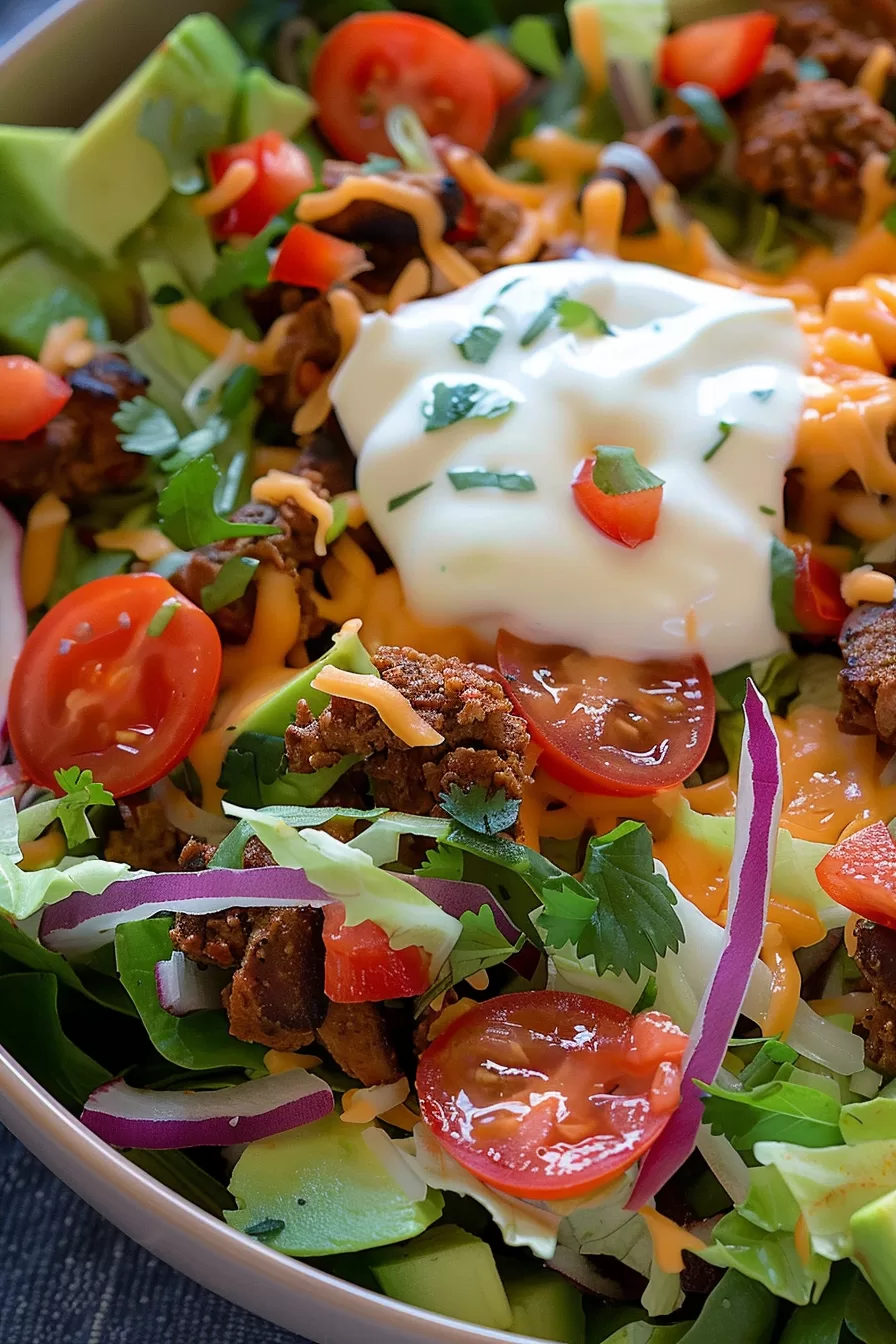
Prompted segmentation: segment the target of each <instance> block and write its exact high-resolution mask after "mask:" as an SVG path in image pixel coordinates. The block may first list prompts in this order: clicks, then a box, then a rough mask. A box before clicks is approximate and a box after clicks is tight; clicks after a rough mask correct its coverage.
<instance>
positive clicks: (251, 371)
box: [219, 364, 261, 420]
mask: <svg viewBox="0 0 896 1344" xmlns="http://www.w3.org/2000/svg"><path fill="white" fill-rule="evenodd" d="M260 382H261V374H260V373H259V372H258V370H257V369H255V368H253V367H252V365H251V364H238V365H237V366H236V368H235V369H234V371H233V373H232V374H231V375H230V377H229V378H228V379H227V381H226V382H225V383H224V386H223V387H222V388H221V397H220V401H219V407H220V412H221V415H222V416H223V417H224V419H225V420H236V418H237V416H239V415H242V413H243V411H244V410H245V409H246V407H247V406H248V405H249V402H250V401H251V400H252V398H253V397H254V395H255V392H256V389H257V387H258V384H259V383H260Z"/></svg>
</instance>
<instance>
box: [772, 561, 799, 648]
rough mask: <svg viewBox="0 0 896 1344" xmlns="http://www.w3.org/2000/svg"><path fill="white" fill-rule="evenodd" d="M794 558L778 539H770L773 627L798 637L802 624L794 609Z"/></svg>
mask: <svg viewBox="0 0 896 1344" xmlns="http://www.w3.org/2000/svg"><path fill="white" fill-rule="evenodd" d="M795 591H796V556H795V555H794V553H793V551H792V550H791V549H790V547H789V546H785V544H784V542H783V541H780V540H779V539H778V537H772V593H771V597H772V611H773V612H774V614H775V625H776V626H777V627H778V629H779V630H781V631H783V633H784V634H787V635H798V634H799V633H800V632H801V631H802V628H803V626H802V623H801V622H800V621H799V620H798V619H797V615H796V611H795V609H794V600H795Z"/></svg>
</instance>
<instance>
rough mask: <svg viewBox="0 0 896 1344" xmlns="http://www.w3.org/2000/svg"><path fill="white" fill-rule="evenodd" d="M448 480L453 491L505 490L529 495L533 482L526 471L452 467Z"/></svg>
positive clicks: (532, 488)
mask: <svg viewBox="0 0 896 1344" xmlns="http://www.w3.org/2000/svg"><path fill="white" fill-rule="evenodd" d="M448 479H449V481H450V482H451V484H452V485H453V486H454V488H455V490H483V489H486V490H506V491H508V492H509V493H511V494H531V493H532V491H533V490H535V488H536V487H535V482H534V480H533V479H532V477H531V476H530V475H529V473H528V471H486V470H485V469H484V468H483V467H452V468H451V469H450V470H449V472H448Z"/></svg>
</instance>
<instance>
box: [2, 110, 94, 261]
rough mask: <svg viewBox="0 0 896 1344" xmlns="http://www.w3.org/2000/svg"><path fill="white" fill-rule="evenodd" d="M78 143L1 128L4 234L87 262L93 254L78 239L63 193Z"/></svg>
mask: <svg viewBox="0 0 896 1344" xmlns="http://www.w3.org/2000/svg"><path fill="white" fill-rule="evenodd" d="M74 140H75V132H74V131H68V130H45V129H43V128H37V127H33V126H0V230H2V231H3V232H4V233H7V234H9V233H11V234H13V235H15V234H19V235H21V236H22V237H24V238H26V239H29V240H31V241H32V242H47V243H52V244H56V245H57V246H58V247H59V248H60V249H61V250H62V251H64V252H65V253H66V254H68V255H71V256H76V257H81V256H85V255H87V254H88V253H89V251H90V249H89V248H88V247H86V246H85V245H84V243H83V242H82V241H81V240H80V239H79V238H78V237H76V236H75V234H74V233H73V231H72V228H71V222H70V221H69V220H68V218H67V202H66V201H64V200H63V199H62V196H61V192H60V179H61V176H62V172H63V164H64V163H65V158H66V155H67V154H68V152H69V150H70V149H71V147H72V145H73V143H74ZM97 208H99V203H97Z"/></svg>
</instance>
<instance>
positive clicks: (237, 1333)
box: [0, 0, 307, 1344]
mask: <svg viewBox="0 0 896 1344" xmlns="http://www.w3.org/2000/svg"><path fill="white" fill-rule="evenodd" d="M46 8H48V5H47V4H46V3H45V0H0V46H2V44H3V43H4V42H6V41H7V40H8V39H9V38H10V37H12V36H13V35H14V34H15V33H16V32H18V31H19V29H20V28H22V27H23V26H24V25H25V24H26V23H28V22H30V20H31V19H33V18H34V17H35V16H36V15H38V14H40V13H41V12H42V11H43V10H44V9H46ZM0 1209H2V1210H3V1215H2V1218H0V1340H2V1341H3V1344H187V1341H189V1344H296V1337H295V1336H294V1335H292V1334H288V1333H287V1332H286V1331H284V1330H280V1329H278V1328H277V1327H275V1326H272V1325H267V1324H266V1323H265V1322H263V1321H260V1320H259V1319H258V1318H257V1317H256V1316H251V1315H249V1313H248V1312H245V1311H241V1310H240V1309H239V1308H237V1307H233V1306H231V1305H230V1303H228V1302H225V1301H224V1300H223V1299H222V1298H220V1297H215V1296H214V1295H213V1294H212V1293H208V1292H206V1291H205V1290H204V1289H202V1288H199V1287H198V1286H197V1285H196V1284H194V1283H192V1282H191V1281H190V1280H189V1279H186V1278H184V1277H183V1276H182V1275H180V1274H176V1273H175V1272H174V1271H173V1270H171V1269H169V1268H168V1267H167V1265H164V1264H162V1263H161V1261H159V1260H156V1259H155V1258H154V1257H153V1256H151V1255H149V1254H147V1252H146V1251H144V1250H142V1249H141V1248H140V1247H139V1246H137V1245H135V1244H134V1243H133V1242H131V1241H129V1240H128V1239H127V1238H126V1237H123V1236H122V1235H121V1233H120V1232H118V1231H116V1229H115V1228H114V1227H112V1226H111V1224H109V1223H107V1222H105V1220H104V1219H102V1218H101V1217H100V1216H99V1214H97V1213H94V1212H93V1210H92V1209H90V1208H89V1207H88V1206H87V1205H86V1204H85V1203H84V1202H83V1201H82V1200H80V1199H78V1197H77V1196H76V1195H74V1194H72V1192H71V1191H70V1190H68V1189H66V1187H65V1186H64V1185H63V1184H62V1183H61V1182H60V1181H57V1180H56V1179H55V1178H54V1177H53V1176H51V1175H50V1173H49V1172H48V1171H47V1170H46V1168H44V1167H42V1166H41V1164H40V1163H39V1162H38V1161H37V1160H36V1159H35V1158H33V1157H32V1156H31V1154H30V1153H28V1152H26V1150H25V1149H24V1148H23V1147H22V1145H21V1144H19V1143H17V1142H16V1140H15V1139H14V1138H13V1137H12V1135H11V1134H9V1133H7V1132H6V1131H5V1130H4V1129H3V1127H2V1126H0ZM299 1344H302V1341H301V1340H300V1341H299ZM306 1344H307V1342H306Z"/></svg>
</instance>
